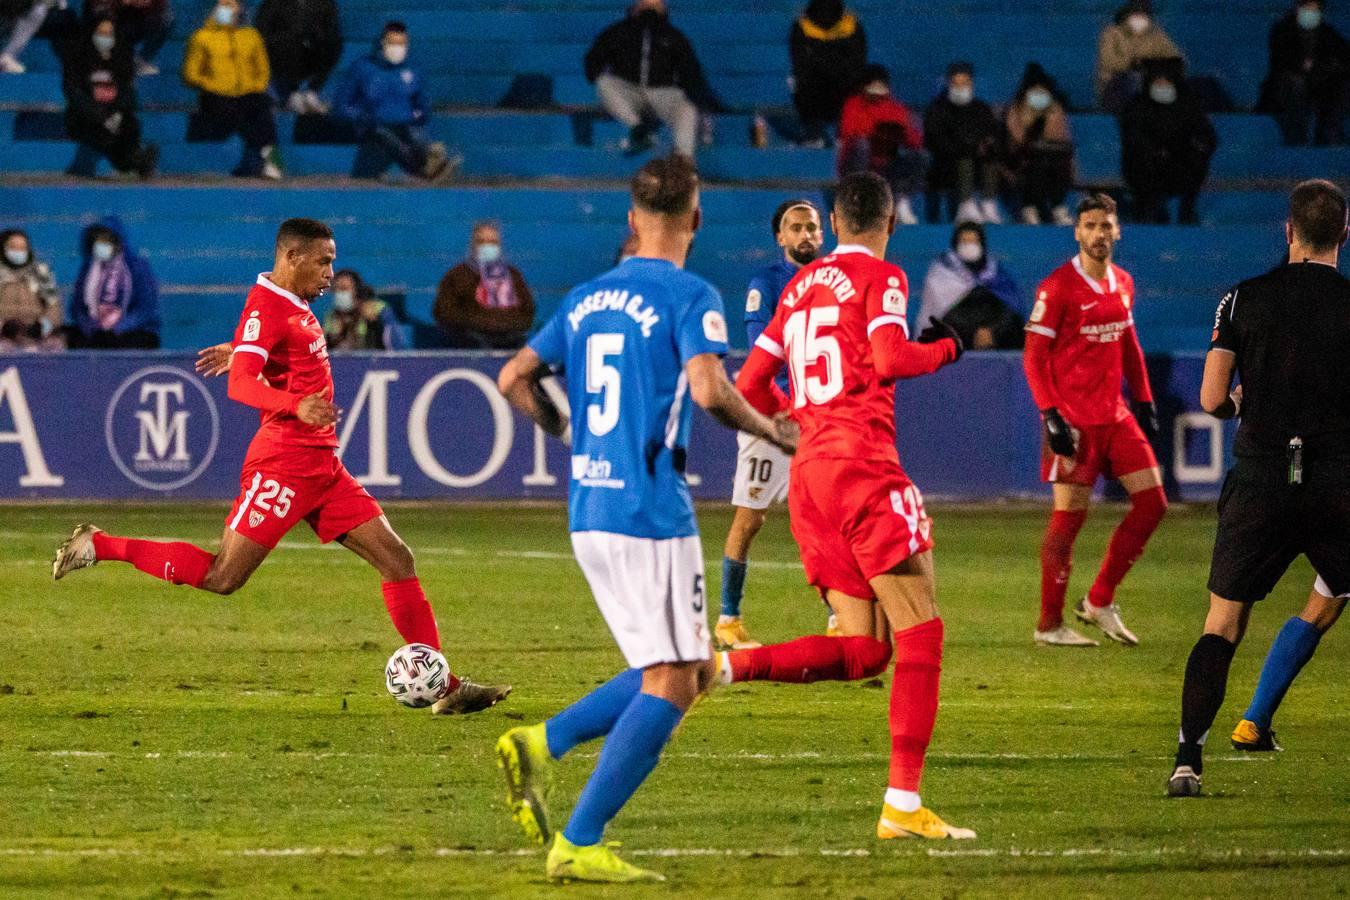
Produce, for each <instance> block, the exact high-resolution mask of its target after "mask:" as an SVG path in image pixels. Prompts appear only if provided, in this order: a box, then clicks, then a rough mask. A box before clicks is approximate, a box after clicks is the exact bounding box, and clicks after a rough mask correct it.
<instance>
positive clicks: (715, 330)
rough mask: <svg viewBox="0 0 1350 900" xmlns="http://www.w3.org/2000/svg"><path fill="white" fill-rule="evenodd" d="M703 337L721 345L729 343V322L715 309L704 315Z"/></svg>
mask: <svg viewBox="0 0 1350 900" xmlns="http://www.w3.org/2000/svg"><path fill="white" fill-rule="evenodd" d="M703 336H704V337H706V338H707V339H708V340H710V341H716V342H717V343H719V344H725V343H726V342H727V320H726V319H724V318H723V317H722V314H721V313H720V312H718V311H717V310H715V309H710V310H708V311H707V312H705V313H704V314H703Z"/></svg>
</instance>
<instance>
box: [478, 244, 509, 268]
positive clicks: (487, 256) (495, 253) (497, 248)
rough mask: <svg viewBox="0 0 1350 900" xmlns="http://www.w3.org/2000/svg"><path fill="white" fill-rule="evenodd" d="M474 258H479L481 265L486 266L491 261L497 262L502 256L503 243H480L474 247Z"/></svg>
mask: <svg viewBox="0 0 1350 900" xmlns="http://www.w3.org/2000/svg"><path fill="white" fill-rule="evenodd" d="M473 258H474V259H476V260H478V264H479V265H480V266H486V265H488V264H489V263H495V262H496V261H497V260H499V259H501V258H502V245H501V244H479V245H478V246H477V247H475V248H474V251H473Z"/></svg>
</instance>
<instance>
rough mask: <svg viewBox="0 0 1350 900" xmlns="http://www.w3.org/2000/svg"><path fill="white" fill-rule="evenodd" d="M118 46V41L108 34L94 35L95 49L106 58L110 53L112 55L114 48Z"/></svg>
mask: <svg viewBox="0 0 1350 900" xmlns="http://www.w3.org/2000/svg"><path fill="white" fill-rule="evenodd" d="M116 46H117V39H116V38H114V37H112V36H111V35H106V34H96V35H94V49H95V50H97V51H98V52H99V53H102V54H103V55H104V56H107V55H108V54H109V53H111V52H112V49H113V47H116Z"/></svg>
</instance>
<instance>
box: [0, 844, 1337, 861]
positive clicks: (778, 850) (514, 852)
mask: <svg viewBox="0 0 1350 900" xmlns="http://www.w3.org/2000/svg"><path fill="white" fill-rule="evenodd" d="M909 846H913V845H909ZM922 852H923V853H924V855H926V856H929V857H933V858H939V859H952V858H1003V859H1075V858H1094V857H1103V858H1110V859H1148V858H1158V857H1165V856H1184V857H1186V858H1187V859H1194V860H1207V861H1213V860H1241V859H1250V860H1253V861H1268V860H1277V859H1350V848H1345V847H1325V848H1323V847H1304V848H1294V849H1284V850H1280V849H1271V850H1249V849H1245V848H1240V847H1234V848H1230V849H1225V850H1196V849H1194V848H1191V847H1151V848H1139V849H1123V848H1118V847H1063V848H1058V849H1027V848H1021V847H969V848H965V847H962V848H958V849H950V850H948V849H941V848H936V847H932V848H925V849H924V850H923V851H922ZM541 853H542V851H541V850H535V849H523V848H511V849H496V848H492V847H439V848H436V849H435V850H432V851H430V854H431V855H432V856H436V857H451V858H474V857H485V858H492V857H497V858H512V857H537V856H539V855H540V854H541ZM421 855H424V854H422V853H419V852H418V851H416V850H413V851H407V850H401V849H399V848H397V847H388V846H386V847H253V848H245V849H242V850H225V849H214V850H203V851H200V852H197V851H191V850H181V849H173V850H160V849H144V850H142V849H139V848H135V847H125V848H123V847H82V848H55V847H0V858H2V857H20V858H24V859H69V858H89V857H94V858H115V857H129V858H136V857H153V858H155V859H157V860H164V859H198V858H200V857H202V856H214V857H221V858H246V859H259V858H263V859H307V858H316V857H318V858H358V859H359V858H363V857H381V856H398V857H410V856H421ZM624 855H625V856H635V857H654V858H661V859H676V858H691V857H714V858H734V859H748V858H755V857H759V858H763V857H769V858H775V859H800V858H809V857H844V858H857V857H872V856H879V857H881V858H886V856H889V854H885V855H883V854H879V853H878V852H877V851H875V850H871V849H868V848H866V847H821V848H817V849H811V848H808V847H758V848H755V847H650V848H641V847H636V848H633V849H630V850H627V851H625V853H624ZM901 855H902V854H899V853H897V854H895V856H897V857H898V856H901Z"/></svg>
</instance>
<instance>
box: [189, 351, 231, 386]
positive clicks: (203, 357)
mask: <svg viewBox="0 0 1350 900" xmlns="http://www.w3.org/2000/svg"><path fill="white" fill-rule="evenodd" d="M233 358H234V345H233V344H229V343H225V344H215V345H213V346H210V347H203V348H202V349H200V350H198V351H197V362H196V365H195V368H196V369H197V374H198V375H200V376H202V377H203V378H215V377H216V376H217V375H224V374H225V373H226V372H228V371H230V362H231V360H233Z"/></svg>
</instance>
